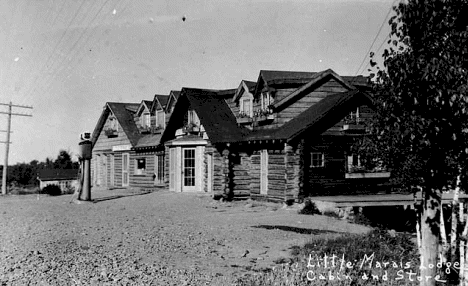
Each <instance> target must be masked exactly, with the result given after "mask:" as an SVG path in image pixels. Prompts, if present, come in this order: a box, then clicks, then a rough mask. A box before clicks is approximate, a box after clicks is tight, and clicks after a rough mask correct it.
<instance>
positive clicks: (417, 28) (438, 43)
mask: <svg viewBox="0 0 468 286" xmlns="http://www.w3.org/2000/svg"><path fill="white" fill-rule="evenodd" d="M394 11H395V16H394V17H392V18H391V19H390V21H389V24H390V27H391V33H390V40H389V42H388V43H389V48H388V49H386V50H385V51H384V52H383V55H382V58H383V66H379V65H377V64H376V61H374V60H375V57H374V55H373V54H371V66H372V68H371V72H372V77H373V80H372V82H373V83H374V96H375V97H374V99H375V102H374V103H375V109H376V115H375V117H374V119H373V120H372V122H371V123H370V126H369V127H370V130H371V136H369V137H368V138H366V139H365V140H364V141H363V142H362V143H363V144H362V146H361V147H362V153H361V156H362V157H364V158H367V161H369V162H370V161H371V160H370V158H381V159H382V161H383V162H384V163H385V164H386V165H387V166H388V167H389V168H390V169H391V171H392V177H393V180H394V181H395V182H397V183H398V184H399V185H400V186H401V187H402V188H405V189H407V190H412V189H414V188H416V187H418V188H420V189H421V190H422V206H421V208H420V209H421V214H420V217H421V225H420V228H421V236H422V237H421V252H420V253H421V266H422V267H421V274H422V276H423V277H426V276H430V277H432V278H431V279H423V280H422V281H421V285H435V283H436V282H435V279H434V277H435V276H436V275H437V273H436V272H437V268H436V267H433V268H430V267H429V266H430V265H436V263H437V262H438V261H437V254H438V252H439V243H440V241H439V237H440V210H441V203H442V200H441V196H442V192H443V190H453V189H454V188H456V187H458V186H457V177H458V176H460V181H461V183H460V184H461V187H462V189H463V184H464V183H465V182H466V176H465V174H466V171H467V167H468V160H467V159H468V96H467V79H468V72H467V70H468V65H467V64H468V50H467V49H468V48H467V47H468V41H467V38H468V36H467V35H468V32H467V31H468V29H467V19H468V17H466V15H468V4H467V1H466V0H465V1H462V0H446V1H442V0H419V1H408V2H407V3H400V4H398V5H397V6H395V7H394Z"/></svg>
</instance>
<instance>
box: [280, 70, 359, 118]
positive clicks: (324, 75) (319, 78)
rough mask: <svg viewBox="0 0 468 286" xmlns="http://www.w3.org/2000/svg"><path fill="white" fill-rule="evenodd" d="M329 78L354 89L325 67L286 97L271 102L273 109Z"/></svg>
mask: <svg viewBox="0 0 468 286" xmlns="http://www.w3.org/2000/svg"><path fill="white" fill-rule="evenodd" d="M329 78H333V79H335V80H336V81H337V82H339V83H340V84H341V85H342V86H343V87H345V88H347V89H348V90H352V89H355V87H354V86H352V85H350V84H348V83H347V82H346V81H345V80H344V79H343V78H341V77H340V76H339V75H338V74H337V73H335V72H334V71H333V70H331V69H327V70H324V71H321V72H318V73H315V74H314V75H313V76H312V78H311V79H310V80H309V82H308V83H306V84H304V85H303V86H301V87H300V88H298V89H296V90H295V91H294V92H292V93H290V94H289V95H287V96H286V97H284V98H282V99H281V100H279V101H277V102H275V103H274V104H273V108H274V109H278V108H280V107H282V106H284V105H285V104H287V103H289V102H291V101H292V100H294V99H296V98H297V97H298V96H300V95H301V94H303V93H304V92H309V91H311V90H312V88H314V87H316V86H317V85H318V84H320V83H321V82H323V81H325V80H328V79H329Z"/></svg>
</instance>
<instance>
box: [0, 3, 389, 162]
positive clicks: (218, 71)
mask: <svg viewBox="0 0 468 286" xmlns="http://www.w3.org/2000/svg"><path fill="white" fill-rule="evenodd" d="M395 3H396V1H391V0H363V1H355V0H328V1H327V0H4V1H1V2H0V26H1V29H0V43H1V45H0V104H1V103H8V102H10V101H11V102H12V103H13V104H16V105H24V106H32V107H33V109H25V108H18V107H13V112H14V113H26V114H31V115H32V117H25V116H12V123H11V130H12V133H11V137H10V141H11V142H12V144H11V145H10V153H9V165H12V164H16V163H21V162H30V161H31V160H39V161H43V160H45V159H46V158H47V157H49V158H55V157H57V155H58V153H59V151H60V150H61V149H64V150H68V151H70V152H71V153H73V154H76V153H77V152H78V142H79V135H80V133H82V132H85V131H89V132H92V131H93V130H94V128H95V126H96V123H97V121H98V119H99V116H100V114H101V112H102V110H103V107H104V105H105V103H106V102H109V101H113V102H138V103H139V102H141V101H142V100H152V99H153V96H154V94H168V93H169V91H170V90H180V89H181V88H182V87H198V88H212V89H230V88H237V87H238V85H239V83H240V81H241V80H251V81H256V80H257V78H258V74H259V71H260V70H290V71H322V70H325V69H328V68H331V69H332V70H334V71H335V72H337V73H338V74H340V75H350V76H354V75H357V74H364V75H366V74H368V71H367V68H368V67H369V66H368V64H367V63H368V54H369V50H372V51H374V52H376V54H381V53H382V52H383V49H384V48H385V42H386V39H387V36H388V33H389V28H388V24H387V22H388V18H389V17H390V16H391V15H389V13H390V9H391V6H392V4H395ZM384 23H385V24H384ZM382 24H384V25H383V28H382V29H380V28H381V26H382ZM362 63H364V64H362ZM7 110H8V108H7V106H5V105H0V112H7ZM6 129H7V115H5V114H0V130H6ZM5 140H6V132H0V141H5ZM5 145H6V144H0V164H1V165H3V162H4V155H5Z"/></svg>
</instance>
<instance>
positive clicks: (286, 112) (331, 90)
mask: <svg viewBox="0 0 468 286" xmlns="http://www.w3.org/2000/svg"><path fill="white" fill-rule="evenodd" d="M345 91H347V89H346V88H345V87H343V86H342V85H341V84H340V83H338V82H337V81H335V80H333V79H331V80H329V81H328V82H325V83H324V84H323V85H321V86H319V87H317V88H316V89H315V90H313V91H312V92H310V93H308V94H306V95H304V96H302V97H300V98H296V99H295V100H294V102H293V103H291V104H290V105H289V106H287V107H286V108H285V109H283V110H281V111H280V112H279V113H278V115H277V118H276V123H277V125H278V127H279V126H282V125H283V124H285V123H286V122H288V121H289V120H291V119H293V118H295V117H296V116H298V115H299V114H300V113H302V112H304V111H305V110H307V109H308V108H309V107H311V106H313V105H314V104H316V103H317V102H319V101H320V100H322V99H323V98H325V97H326V96H328V95H330V94H335V93H339V92H345Z"/></svg>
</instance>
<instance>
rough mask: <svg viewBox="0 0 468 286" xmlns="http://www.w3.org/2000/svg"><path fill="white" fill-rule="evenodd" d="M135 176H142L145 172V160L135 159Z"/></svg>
mask: <svg viewBox="0 0 468 286" xmlns="http://www.w3.org/2000/svg"><path fill="white" fill-rule="evenodd" d="M135 161H136V162H135V163H136V164H135V175H143V174H144V173H145V170H146V160H145V159H143V158H141V159H136V160H135Z"/></svg>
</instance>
